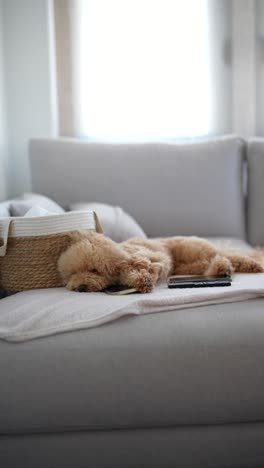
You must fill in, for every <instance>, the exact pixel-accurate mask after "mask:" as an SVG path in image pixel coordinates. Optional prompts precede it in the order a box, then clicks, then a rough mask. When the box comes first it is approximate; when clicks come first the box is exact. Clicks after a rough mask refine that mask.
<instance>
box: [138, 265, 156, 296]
mask: <svg viewBox="0 0 264 468" xmlns="http://www.w3.org/2000/svg"><path fill="white" fill-rule="evenodd" d="M135 286H136V289H137V290H138V291H139V292H140V293H142V294H146V293H150V292H151V291H152V290H153V288H154V282H153V279H152V277H151V275H150V274H149V273H148V272H147V271H145V270H142V271H141V272H140V273H139V274H138V277H137V279H136V284H135Z"/></svg>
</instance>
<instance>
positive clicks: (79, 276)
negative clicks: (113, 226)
mask: <svg viewBox="0 0 264 468" xmlns="http://www.w3.org/2000/svg"><path fill="white" fill-rule="evenodd" d="M127 259H128V254H127V253H126V252H124V251H123V250H122V247H121V246H120V245H119V244H117V243H115V242H113V241H112V240H111V239H109V238H108V237H106V236H104V235H103V234H98V233H96V232H87V233H84V234H82V235H80V236H79V238H78V240H77V241H76V242H74V243H73V244H72V245H71V246H70V247H69V248H68V249H67V250H66V251H65V252H64V253H63V254H62V255H61V256H60V258H59V261H58V270H59V272H60V274H61V276H62V278H63V279H64V281H65V283H66V284H67V288H68V289H70V290H75V291H80V292H95V291H102V290H103V289H105V288H107V287H108V286H110V285H112V284H115V283H116V282H118V278H119V275H120V270H121V268H122V265H123V264H124V262H126V260H127Z"/></svg>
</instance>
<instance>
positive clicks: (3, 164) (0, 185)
mask: <svg viewBox="0 0 264 468" xmlns="http://www.w3.org/2000/svg"><path fill="white" fill-rule="evenodd" d="M2 20H3V1H2V0H0V201H1V200H4V199H5V198H6V196H7V131H6V105H5V81H4V55H3V53H4V44H3V25H2Z"/></svg>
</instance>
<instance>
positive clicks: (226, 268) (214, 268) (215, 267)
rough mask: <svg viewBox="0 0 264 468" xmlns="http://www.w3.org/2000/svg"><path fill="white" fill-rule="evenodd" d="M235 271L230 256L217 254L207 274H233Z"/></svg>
mask: <svg viewBox="0 0 264 468" xmlns="http://www.w3.org/2000/svg"><path fill="white" fill-rule="evenodd" d="M233 271H234V270H233V267H232V264H231V262H230V260H229V259H228V258H226V257H222V256H221V255H216V256H215V257H214V259H213V260H212V262H211V263H210V265H209V267H208V269H207V271H206V272H205V274H206V275H221V276H231V274H232V273H233Z"/></svg>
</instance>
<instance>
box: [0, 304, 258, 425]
mask: <svg viewBox="0 0 264 468" xmlns="http://www.w3.org/2000/svg"><path fill="white" fill-rule="evenodd" d="M3 301H5V299H3ZM263 355H264V308H263V300H259V299H258V300H250V301H246V302H242V303H239V302H238V303H232V304H225V305H224V306H223V305H221V304H220V305H214V306H207V307H196V308H192V309H186V310H178V311H175V312H174V313H173V312H168V313H165V312H164V313H159V314H150V315H145V316H140V317H131V318H127V319H122V320H118V321H116V322H112V323H110V324H108V325H104V326H101V327H98V328H94V329H90V330H86V331H79V332H75V333H66V334H62V335H57V336H53V337H49V338H44V339H38V340H35V341H31V342H26V343H21V344H12V343H6V342H0V375H1V376H2V377H1V385H0V415H1V417H0V433H2V434H7V433H20V434H21V433H27V432H30V433H39V432H63V431H78V430H94V429H118V428H123V429H127V428H146V427H156V428H157V427H168V426H179V425H192V424H226V423H236V422H250V421H261V420H262V421H263V418H264V393H263V388H264V366H263Z"/></svg>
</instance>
